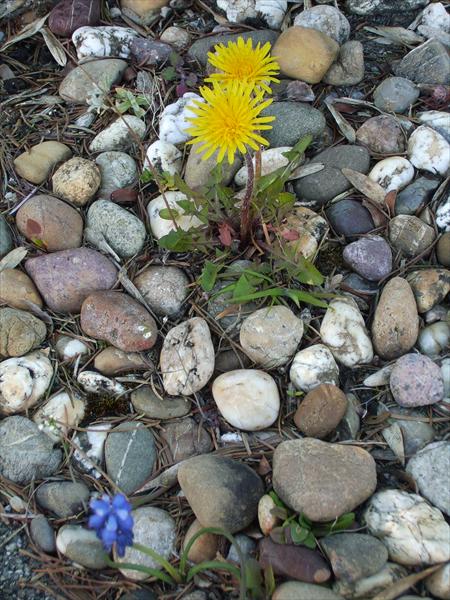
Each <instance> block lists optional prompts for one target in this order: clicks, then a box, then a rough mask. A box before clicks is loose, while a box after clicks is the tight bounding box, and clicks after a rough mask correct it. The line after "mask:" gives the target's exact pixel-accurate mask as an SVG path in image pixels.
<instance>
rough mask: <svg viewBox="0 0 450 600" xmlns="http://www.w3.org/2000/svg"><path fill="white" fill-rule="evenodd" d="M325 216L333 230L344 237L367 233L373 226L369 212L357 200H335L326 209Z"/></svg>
mask: <svg viewBox="0 0 450 600" xmlns="http://www.w3.org/2000/svg"><path fill="white" fill-rule="evenodd" d="M326 216H327V218H328V220H329V222H330V224H331V226H332V227H333V229H334V230H335V232H336V233H338V234H339V235H345V237H352V236H355V235H360V234H362V233H368V232H369V231H371V230H372V229H374V227H375V225H374V222H373V219H372V217H371V215H370V212H369V211H368V210H367V208H364V206H363V205H362V204H361V203H360V202H358V201H357V200H349V199H344V200H341V201H340V202H336V203H335V204H333V205H331V206H330V208H328V209H327V211H326Z"/></svg>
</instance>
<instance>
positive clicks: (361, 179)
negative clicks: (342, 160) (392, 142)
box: [341, 168, 386, 208]
mask: <svg viewBox="0 0 450 600" xmlns="http://www.w3.org/2000/svg"><path fill="white" fill-rule="evenodd" d="M341 172H342V175H344V177H345V178H346V179H348V180H349V181H350V183H351V184H352V186H353V187H354V188H355V189H357V190H358V192H361V194H364V196H367V197H368V198H370V199H371V200H373V201H374V202H376V203H377V204H379V205H380V206H381V207H383V208H384V201H385V196H386V192H385V191H384V189H383V188H382V187H381V185H379V184H378V183H376V182H375V181H372V180H371V179H370V178H369V177H367V175H364V174H363V173H360V172H359V171H354V170H353V169H346V168H344V169H341Z"/></svg>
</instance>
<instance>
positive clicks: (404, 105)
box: [373, 77, 420, 113]
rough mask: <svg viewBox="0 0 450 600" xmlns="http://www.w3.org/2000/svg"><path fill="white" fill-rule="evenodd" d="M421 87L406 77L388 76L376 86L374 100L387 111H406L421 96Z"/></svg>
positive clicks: (378, 106)
mask: <svg viewBox="0 0 450 600" xmlns="http://www.w3.org/2000/svg"><path fill="white" fill-rule="evenodd" d="M419 93H420V92H419V88H418V87H417V86H416V85H415V84H414V83H413V82H412V81H410V80H409V79H405V78H404V77H386V79H383V81H382V82H381V83H380V84H379V85H378V86H377V87H376V89H375V91H374V93H373V102H374V104H375V106H376V107H377V108H379V109H380V110H384V111H386V112H395V113H404V112H406V111H407V110H408V109H409V107H410V106H411V105H412V104H414V102H415V101H416V100H417V98H418V97H419Z"/></svg>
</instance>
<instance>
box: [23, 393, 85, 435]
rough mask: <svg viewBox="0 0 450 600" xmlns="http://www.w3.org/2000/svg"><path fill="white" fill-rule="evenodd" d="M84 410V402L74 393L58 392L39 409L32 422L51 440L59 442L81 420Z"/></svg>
mask: <svg viewBox="0 0 450 600" xmlns="http://www.w3.org/2000/svg"><path fill="white" fill-rule="evenodd" d="M85 409H86V404H85V401H84V400H83V398H81V397H80V396H79V395H78V394H76V393H75V392H70V393H68V392H59V393H58V394H56V395H54V396H52V397H51V398H49V399H48V400H47V401H46V402H45V403H44V404H43V405H42V406H40V407H39V409H38V410H37V411H36V413H35V414H34V416H33V421H34V422H35V423H37V424H38V425H39V428H40V429H41V430H42V431H44V432H45V433H46V434H47V435H48V436H49V437H51V438H52V440H54V441H55V442H59V441H60V440H62V439H63V438H65V437H67V436H68V434H69V432H70V431H71V430H72V429H73V428H74V427H77V425H79V423H80V422H81V421H82V420H83V418H84V413H85Z"/></svg>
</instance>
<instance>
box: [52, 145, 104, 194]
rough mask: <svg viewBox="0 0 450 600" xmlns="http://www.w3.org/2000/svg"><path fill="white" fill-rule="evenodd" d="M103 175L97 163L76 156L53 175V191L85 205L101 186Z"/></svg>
mask: <svg viewBox="0 0 450 600" xmlns="http://www.w3.org/2000/svg"><path fill="white" fill-rule="evenodd" d="M100 183H101V175H100V169H99V168H98V167H97V165H96V164H95V163H94V162H93V161H91V160H86V159H85V158H80V157H79V156H75V157H74V158H71V159H70V160H68V161H67V162H65V163H64V164H63V165H61V166H60V167H59V169H58V170H57V171H56V173H55V174H54V175H53V177H52V185H53V191H54V193H55V194H56V195H57V196H60V197H61V198H63V199H64V200H68V201H69V202H73V203H74V204H76V205H77V206H84V205H85V204H86V202H88V201H89V200H90V199H91V198H93V197H94V194H95V192H96V191H97V190H98V188H99V187H100Z"/></svg>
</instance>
